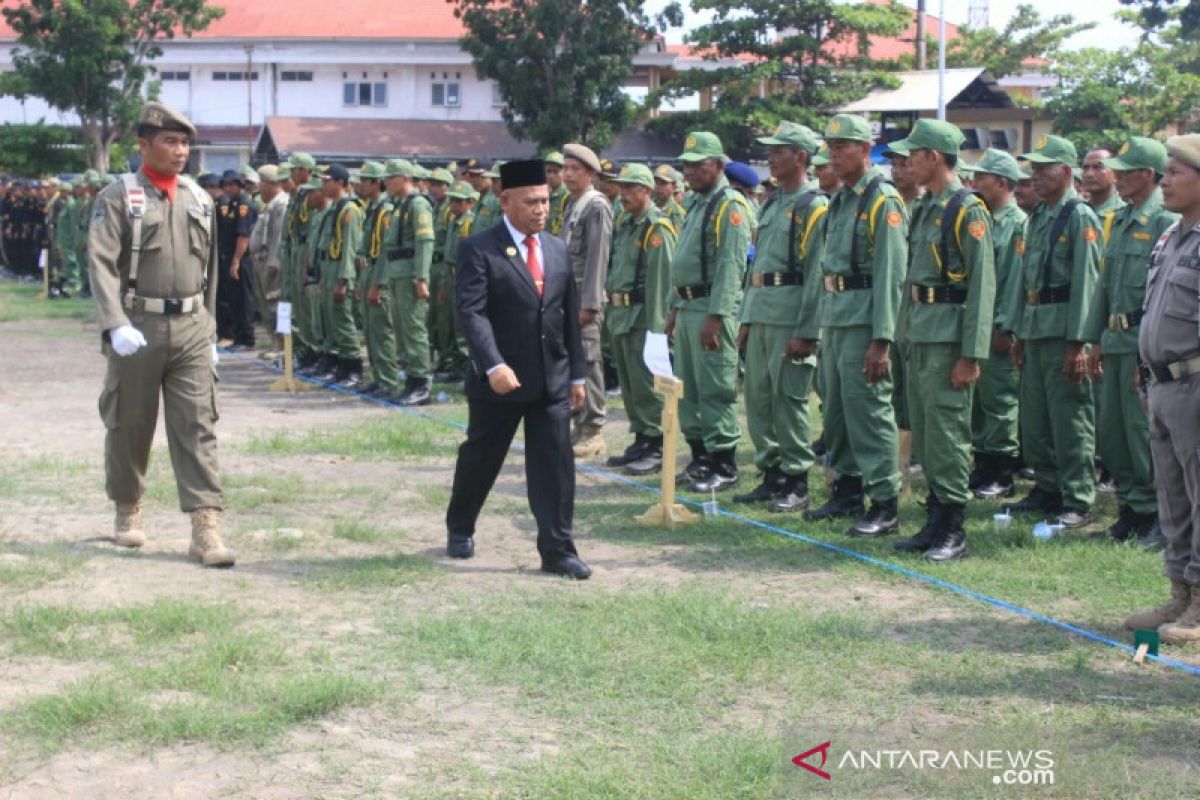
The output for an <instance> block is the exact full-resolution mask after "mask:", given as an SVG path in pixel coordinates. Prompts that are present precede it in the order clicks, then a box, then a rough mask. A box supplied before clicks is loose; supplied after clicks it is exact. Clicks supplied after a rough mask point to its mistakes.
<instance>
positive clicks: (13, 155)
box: [0, 122, 87, 175]
mask: <svg viewBox="0 0 1200 800" xmlns="http://www.w3.org/2000/svg"><path fill="white" fill-rule="evenodd" d="M0 153H3V154H4V163H3V167H2V168H3V170H4V171H5V172H11V173H14V174H16V175H47V174H53V173H58V172H78V171H80V170H81V169H82V168H83V167H84V166H85V165H86V164H87V157H86V153H85V151H84V148H83V146H82V143H81V142H80V141H79V136H78V134H77V133H76V132H73V131H71V130H69V129H67V128H64V127H62V126H61V125H46V124H45V123H44V122H38V123H35V124H32V125H0Z"/></svg>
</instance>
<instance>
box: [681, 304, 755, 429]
mask: <svg viewBox="0 0 1200 800" xmlns="http://www.w3.org/2000/svg"><path fill="white" fill-rule="evenodd" d="M707 319H708V312H707V311H704V310H699V311H688V310H686V309H679V311H677V312H676V315H675V372H676V375H677V377H678V378H679V379H680V380H681V381H683V399H682V400H680V401H679V429H680V430H681V431H682V432H683V436H684V438H685V439H688V440H693V441H699V440H703V442H704V447H705V449H707V450H708V451H709V452H710V453H712V452H719V451H724V450H732V449H734V448H735V447H737V443H738V439H740V438H741V428H740V427H739V426H738V417H737V375H738V351H737V336H736V331H737V322H736V320H734V319H733V318H732V317H722V318H721V327H720V332H719V333H718V336H717V339H718V342H719V344H720V345H721V346H720V348H719V349H717V350H705V349H704V348H703V347H702V346H701V345H700V331H701V329H702V328H703V327H704V322H705V321H706V320H707Z"/></svg>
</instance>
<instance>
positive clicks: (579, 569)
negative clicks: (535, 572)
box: [542, 555, 592, 581]
mask: <svg viewBox="0 0 1200 800" xmlns="http://www.w3.org/2000/svg"><path fill="white" fill-rule="evenodd" d="M542 572H545V573H548V574H550V575H562V576H563V577H565V578H573V579H574V580H577V581H586V580H587V579H588V578H590V577H592V568H591V567H589V566H588V565H587V564H585V563H583V559H581V558H580V557H579V556H574V555H564V556H559V557H557V558H552V559H549V560H547V559H542Z"/></svg>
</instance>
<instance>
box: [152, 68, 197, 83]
mask: <svg viewBox="0 0 1200 800" xmlns="http://www.w3.org/2000/svg"><path fill="white" fill-rule="evenodd" d="M158 77H159V80H164V81H190V80H191V79H192V73H191V72H188V71H187V70H184V71H183V72H160V73H158Z"/></svg>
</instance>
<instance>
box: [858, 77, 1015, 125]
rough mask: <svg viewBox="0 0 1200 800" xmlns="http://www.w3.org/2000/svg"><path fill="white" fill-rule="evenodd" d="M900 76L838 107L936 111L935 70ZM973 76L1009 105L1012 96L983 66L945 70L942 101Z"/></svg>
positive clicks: (951, 97)
mask: <svg viewBox="0 0 1200 800" xmlns="http://www.w3.org/2000/svg"><path fill="white" fill-rule="evenodd" d="M894 77H896V78H898V79H899V80H900V86H899V87H898V88H896V89H879V90H877V91H874V92H872V93H871V94H869V95H867V96H866V97H864V98H863V99H861V100H857V101H855V102H853V103H850V104H849V105H847V106H843V107H842V108H841V109H840V110H842V111H845V112H847V113H851V114H866V113H871V112H882V111H936V110H937V105H938V71H937V70H936V69H927V70H921V71H916V70H914V71H911V72H897V73H895V74H894ZM976 79H980V80H981V81H982V82H983V84H984V85H985V87H986V88H987V89H988V90H990V91H991V92H994V93H995V94H996V97H995V101H996V103H997V104H999V105H1001V106H1004V107H1011V106H1012V105H1013V102H1012V98H1010V97H1009V96H1008V94H1007V93H1005V92H1004V90H1003V89H1001V88H1000V87H999V86H998V85H997V84H996V82H995V81H994V80H993V79H992V77H991V75H989V74H988V73H987V72H986V71H985V70H983V69H982V68H980V67H962V68H958V69H948V70H946V85H945V89H946V105H950V104H951V103H952V102H954V99H955V98H956V97H958V96H959V95H960V94H962V93H963V92H964V91H966V89H967V87H969V86H970V85H971V84H972V83H974V82H975V80H976Z"/></svg>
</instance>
